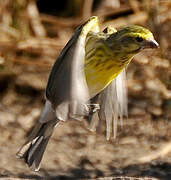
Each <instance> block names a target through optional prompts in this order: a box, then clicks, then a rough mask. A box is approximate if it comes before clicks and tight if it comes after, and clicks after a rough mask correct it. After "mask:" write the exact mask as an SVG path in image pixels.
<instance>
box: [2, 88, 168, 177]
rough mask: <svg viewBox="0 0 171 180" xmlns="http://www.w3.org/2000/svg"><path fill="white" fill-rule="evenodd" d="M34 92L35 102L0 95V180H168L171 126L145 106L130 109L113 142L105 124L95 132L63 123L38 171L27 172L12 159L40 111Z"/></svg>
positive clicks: (17, 95)
mask: <svg viewBox="0 0 171 180" xmlns="http://www.w3.org/2000/svg"><path fill="white" fill-rule="evenodd" d="M32 93H33V94H36V95H35V97H34V96H30V95H28V94H27V95H26V94H22V93H21V92H20V93H17V92H16V91H15V90H10V91H8V93H4V95H3V99H2V102H3V104H5V103H6V104H8V108H6V107H5V106H2V107H1V109H2V110H1V120H0V123H1V125H0V147H1V148H0V156H1V157H0V159H1V163H0V174H1V175H0V178H1V179H10V178H14V177H16V178H19V179H35V180H36V179H80V178H81V179H83V178H88V179H91V178H97V177H115V176H132V177H153V178H158V179H161V180H169V179H170V178H171V131H170V129H171V121H168V120H166V119H163V118H157V119H155V117H154V116H152V115H151V114H150V113H148V112H147V111H146V110H145V109H146V107H143V108H137V107H131V105H130V108H129V118H128V119H125V120H124V125H123V127H122V129H119V130H118V131H119V132H118V136H117V139H115V140H110V141H107V140H106V138H105V130H104V129H105V122H104V125H103V127H102V129H101V130H100V131H99V132H96V133H95V132H91V131H89V130H88V129H87V128H86V126H85V124H84V123H83V122H79V121H78V122H77V121H73V122H71V121H70V122H65V123H61V124H60V125H59V126H58V127H57V128H56V130H55V132H54V134H53V138H52V139H51V140H50V143H49V145H48V148H47V151H46V152H45V156H44V158H43V161H42V166H41V169H40V171H39V172H33V171H31V170H30V169H29V168H28V167H27V166H26V165H25V163H24V162H23V161H21V160H19V159H17V158H16V157H15V154H16V152H17V151H18V149H19V148H20V146H21V145H22V144H23V142H24V141H25V139H26V136H27V135H28V132H29V130H30V128H31V127H32V126H33V124H34V121H35V120H37V118H38V117H39V115H40V112H41V108H42V107H43V106H42V105H43V103H42V99H43V96H42V94H43V93H40V95H39V93H38V92H32ZM33 94H32V95H33ZM130 101H133V99H131V98H130ZM14 112H15V113H14ZM137 112H138V114H139V115H137Z"/></svg>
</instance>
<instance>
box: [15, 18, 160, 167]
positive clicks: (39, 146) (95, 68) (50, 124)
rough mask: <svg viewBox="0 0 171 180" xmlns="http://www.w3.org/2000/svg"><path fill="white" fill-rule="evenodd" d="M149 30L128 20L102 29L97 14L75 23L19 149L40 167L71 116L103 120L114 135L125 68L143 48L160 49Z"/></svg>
mask: <svg viewBox="0 0 171 180" xmlns="http://www.w3.org/2000/svg"><path fill="white" fill-rule="evenodd" d="M158 47H159V44H158V43H157V41H156V40H155V39H154V36H153V34H152V32H151V31H150V30H148V29H147V28H144V27H142V26H138V25H128V26H126V27H123V28H121V29H119V30H118V31H117V30H116V29H115V28H113V27H111V26H109V27H106V28H105V29H104V30H103V31H102V32H101V31H100V27H99V19H98V17H97V16H93V17H91V18H90V19H89V20H88V21H86V22H85V23H84V24H82V25H81V26H79V27H78V28H77V29H76V31H75V33H74V35H73V36H72V37H71V39H70V40H69V41H68V43H67V44H66V46H65V47H64V48H63V50H62V51H61V53H60V55H59V56H58V58H57V60H56V62H55V63H54V65H53V67H52V70H51V73H50V75H49V80H48V83H47V87H46V93H45V95H46V102H45V106H44V109H43V111H42V114H41V117H40V119H39V120H38V121H37V122H36V125H35V127H34V128H33V131H32V133H31V135H30V137H29V138H28V141H27V142H26V143H25V144H24V145H23V146H22V147H21V148H20V150H19V151H18V152H17V157H18V158H21V159H24V161H25V162H26V163H27V165H28V166H29V167H31V168H32V169H33V170H35V171H38V170H39V168H40V163H41V160H42V157H43V154H44V152H45V149H46V147H47V144H48V141H49V139H50V137H51V135H52V133H53V131H54V128H55V127H56V126H57V125H58V124H59V123H60V122H63V121H67V120H70V119H75V120H84V119H86V120H87V121H88V122H90V121H92V120H93V118H94V117H95V116H94V115H95V114H98V118H99V121H104V120H105V121H106V136H107V139H109V138H110V134H111V132H112V123H113V128H114V129H113V132H114V136H116V130H117V129H116V127H117V120H118V118H119V117H120V119H122V118H123V116H124V115H125V116H127V93H126V87H125V81H126V79H125V68H126V67H127V66H128V64H129V63H130V62H131V60H132V58H133V57H134V56H135V55H136V54H137V53H139V52H140V51H142V50H143V49H147V48H158Z"/></svg>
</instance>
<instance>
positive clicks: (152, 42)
mask: <svg viewBox="0 0 171 180" xmlns="http://www.w3.org/2000/svg"><path fill="white" fill-rule="evenodd" d="M144 48H152V49H154V48H159V44H158V43H157V41H156V40H154V39H149V40H147V41H145V43H144Z"/></svg>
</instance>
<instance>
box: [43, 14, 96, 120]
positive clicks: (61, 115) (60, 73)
mask: <svg viewBox="0 0 171 180" xmlns="http://www.w3.org/2000/svg"><path fill="white" fill-rule="evenodd" d="M89 31H94V32H99V24H98V18H97V17H92V18H90V20H88V21H87V22H86V23H84V24H83V25H81V26H80V27H79V28H78V29H77V30H76V32H75V34H74V35H73V36H72V38H71V39H70V40H69V42H68V43H67V45H66V46H65V48H64V49H63V50H62V52H61V54H60V55H59V57H58V59H57V60H56V62H55V64H54V66H53V68H52V71H51V74H50V77H49V81H48V85H47V88H46V98H47V100H49V101H50V103H51V105H52V108H53V109H54V110H55V112H56V116H57V118H58V119H60V120H64V121H65V120H67V119H68V118H77V115H79V116H81V115H83V116H84V115H86V114H88V107H87V105H86V104H87V102H88V100H89V91H88V87H87V83H86V79H85V74H84V56H85V39H86V35H87V34H88V32H89Z"/></svg>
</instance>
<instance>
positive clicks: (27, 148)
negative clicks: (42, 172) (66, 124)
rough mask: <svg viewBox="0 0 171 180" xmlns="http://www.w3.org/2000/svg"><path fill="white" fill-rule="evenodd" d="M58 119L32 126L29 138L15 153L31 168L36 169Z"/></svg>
mask: <svg viewBox="0 0 171 180" xmlns="http://www.w3.org/2000/svg"><path fill="white" fill-rule="evenodd" d="M57 123H58V120H56V119H55V120H51V121H48V122H46V123H41V122H38V123H37V124H36V126H35V127H34V129H33V131H32V133H31V135H30V137H29V140H28V141H27V143H26V144H24V145H23V146H22V148H21V149H20V150H19V152H18V153H17V157H18V158H21V159H24V160H25V162H26V163H27V164H28V166H29V167H31V168H32V169H33V170H35V171H38V170H39V168H40V163H41V160H42V157H43V154H44V152H45V149H46V146H47V144H48V141H49V139H50V137H51V135H52V133H53V130H54V127H55V126H56V124H57Z"/></svg>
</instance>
